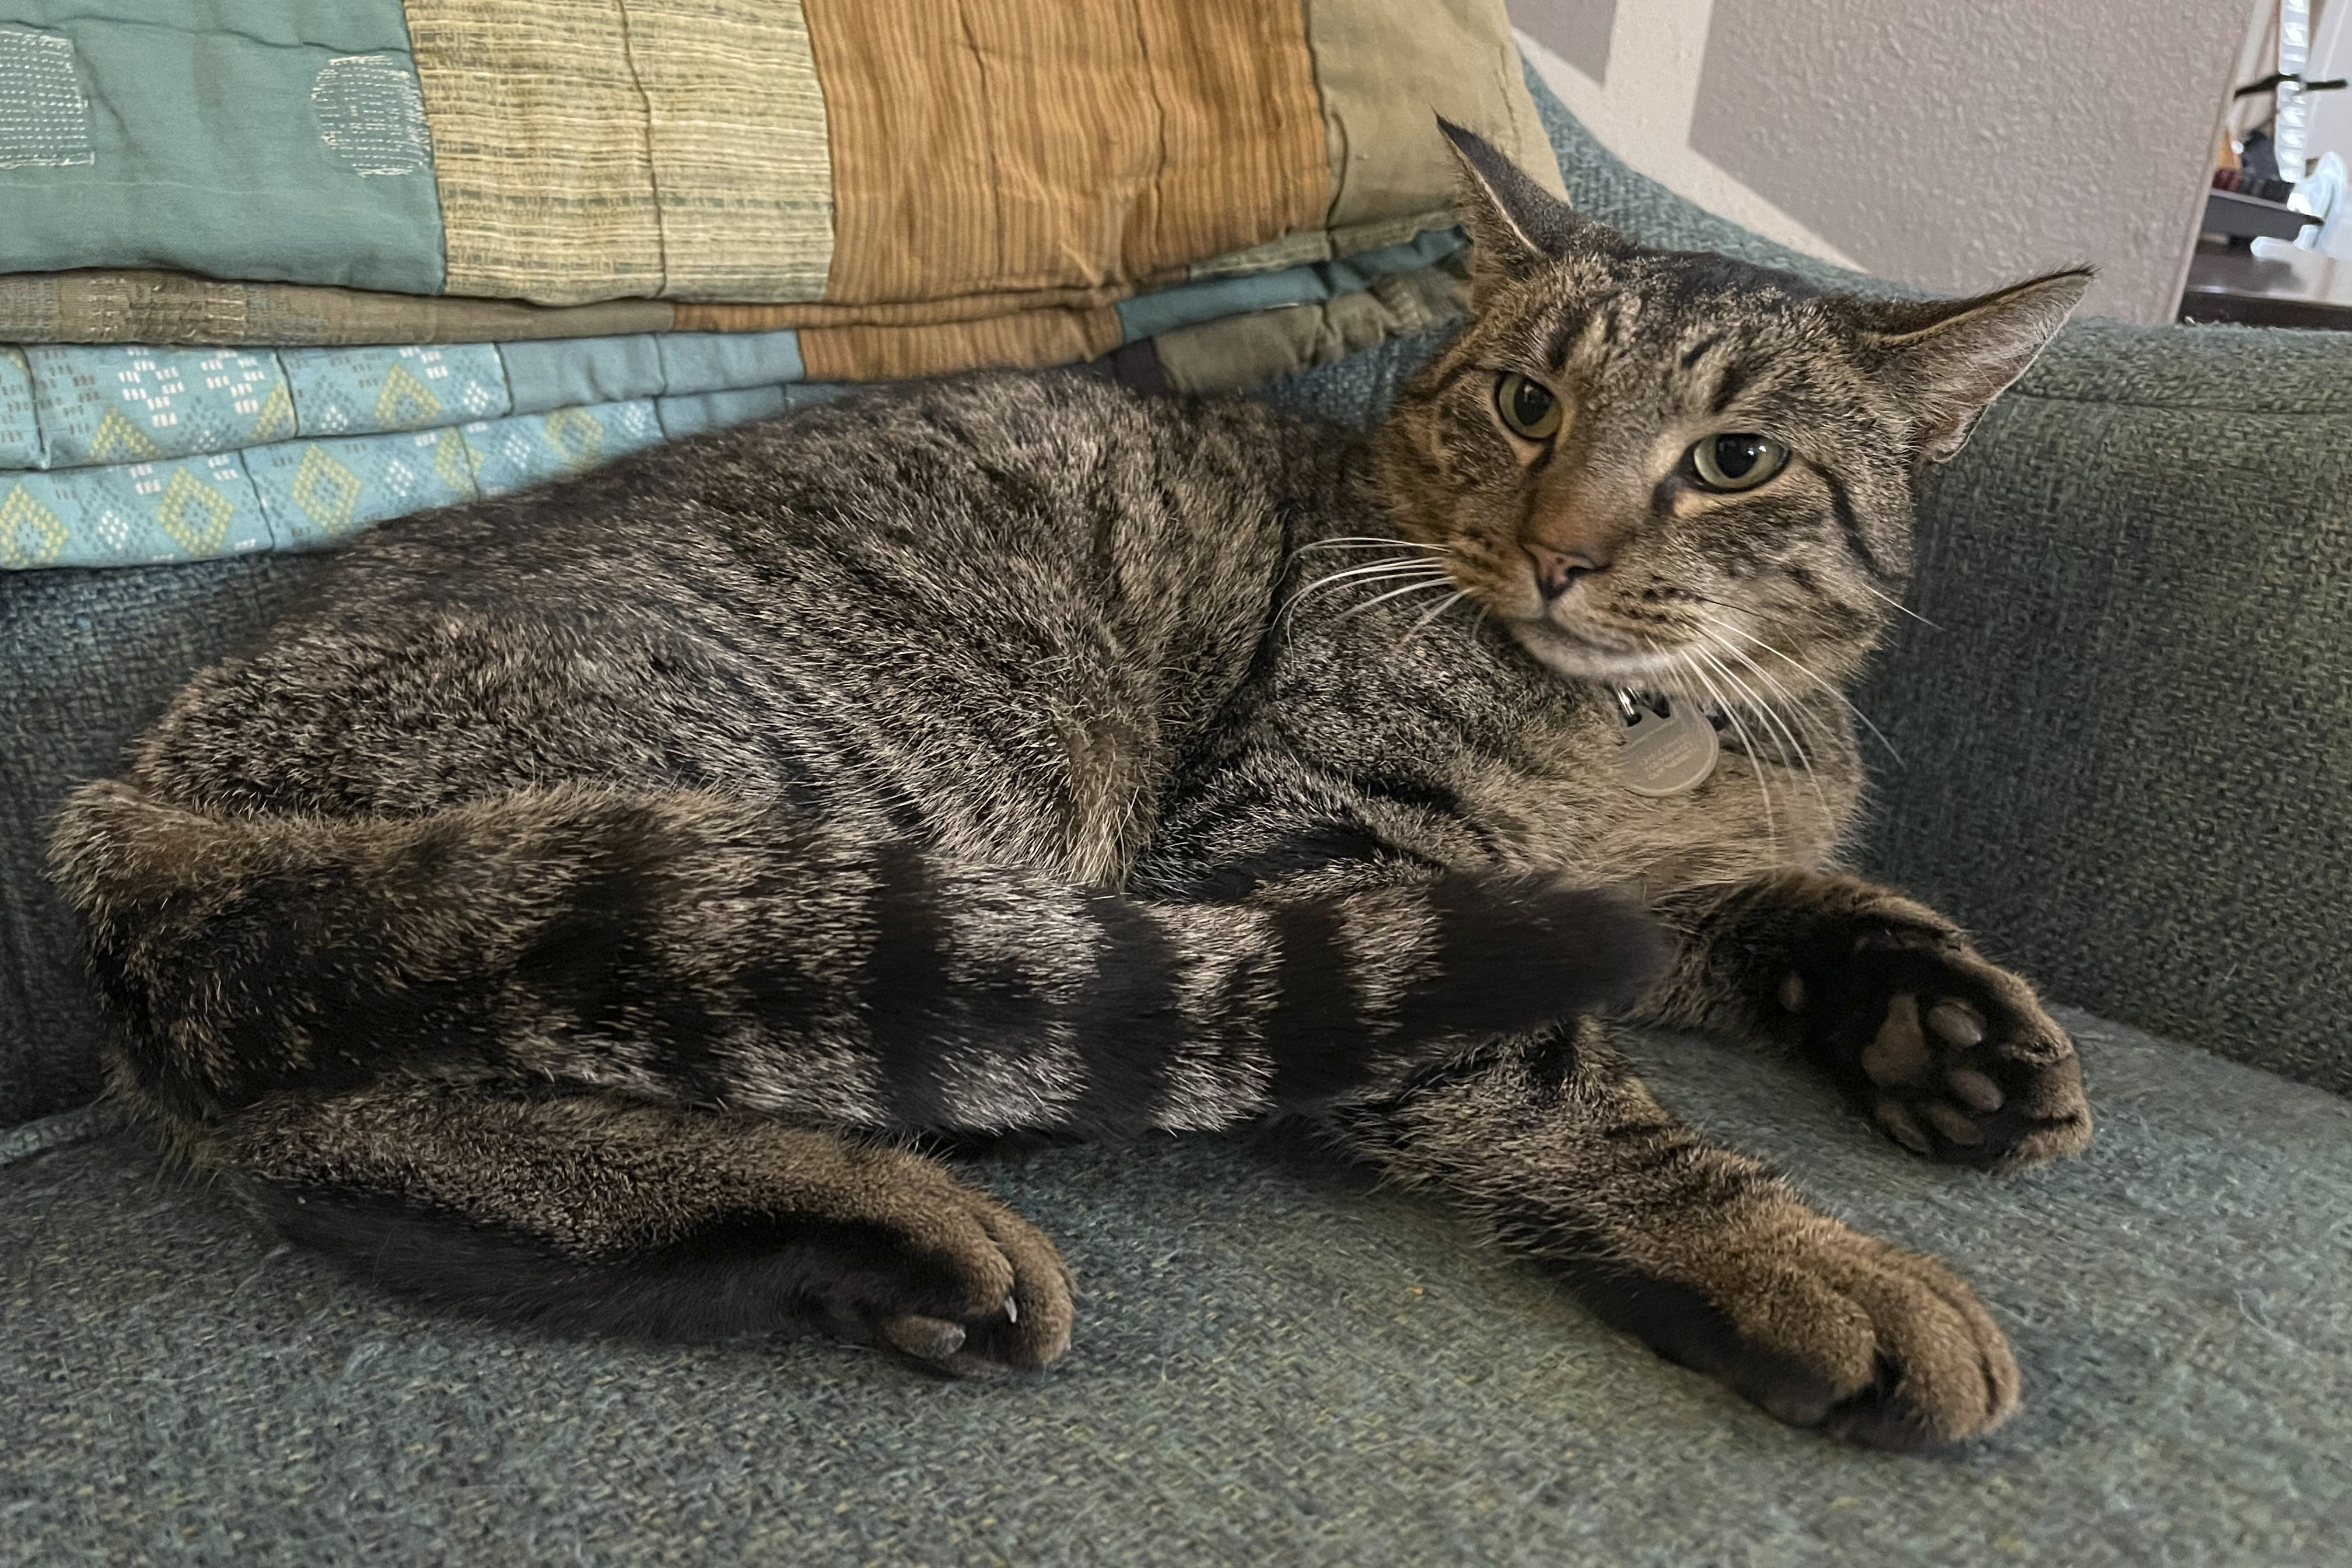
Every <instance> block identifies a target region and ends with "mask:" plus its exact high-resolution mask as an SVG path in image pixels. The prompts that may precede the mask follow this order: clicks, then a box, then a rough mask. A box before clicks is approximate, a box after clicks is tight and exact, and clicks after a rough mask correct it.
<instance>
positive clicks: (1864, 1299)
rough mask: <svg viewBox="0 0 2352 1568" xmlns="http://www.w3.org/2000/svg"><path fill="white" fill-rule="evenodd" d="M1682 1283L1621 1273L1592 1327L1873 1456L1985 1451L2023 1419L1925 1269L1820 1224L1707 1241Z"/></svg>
mask: <svg viewBox="0 0 2352 1568" xmlns="http://www.w3.org/2000/svg"><path fill="white" fill-rule="evenodd" d="M1690 1268H1691V1272H1690V1273H1689V1274H1688V1276H1687V1277H1686V1278H1684V1279H1673V1280H1669V1279H1664V1278H1658V1277H1650V1276H1644V1275H1641V1274H1638V1273H1634V1272H1633V1271H1631V1270H1627V1269H1624V1268H1622V1266H1619V1267H1618V1271H1617V1272H1616V1273H1615V1274H1614V1275H1613V1276H1606V1275H1596V1277H1595V1278H1593V1279H1588V1280H1586V1281H1585V1294H1586V1296H1587V1299H1588V1300H1591V1302H1592V1304H1593V1305H1594V1306H1595V1307H1596V1308H1597V1309H1598V1310H1601V1315H1602V1316H1603V1317H1605V1318H1608V1319H1609V1320H1610V1321H1612V1322H1616V1323H1618V1324H1619V1326H1621V1327H1623V1328H1626V1329H1629V1330H1631V1331H1633V1333H1634V1334H1636V1335H1638V1336H1639V1337H1641V1338H1642V1339H1643V1340H1646V1341H1647V1342H1649V1343H1650V1344H1651V1346H1652V1347H1653V1348H1654V1349H1655V1350H1657V1351H1658V1352H1659V1353H1661V1354H1662V1355H1664V1356H1666V1357H1667V1358H1668V1359H1670V1360H1673V1361H1677V1362H1680V1363H1683V1364H1685V1365H1686V1366H1689V1367H1691V1368H1693V1369H1694V1370H1696V1371H1699V1372H1703V1373H1707V1374H1708V1375H1709V1376H1712V1377H1715V1378H1717V1379H1719V1380H1720V1381H1722V1382H1723V1383H1725V1384H1728V1385H1729V1386H1730V1387H1731V1388H1732V1389H1733V1390H1734V1391H1736V1392H1737V1393H1738V1394H1742V1395H1744V1396H1745V1397H1746V1398H1748V1400H1750V1401H1751V1402H1753V1403H1754V1404H1756V1405H1760V1406H1761V1407H1763V1408H1764V1409H1765V1410H1766V1411H1768V1412H1769V1413H1770V1414H1771V1415H1776V1416H1778V1417H1779V1418H1780V1419H1781V1420H1783V1421H1786V1422H1788V1423H1789V1424H1790V1426H1804V1427H1810V1428H1813V1429H1815V1430H1818V1431H1822V1432H1826V1433H1827V1434H1829V1435H1830V1436H1834V1437H1839V1438H1842V1439H1843V1440H1845V1441H1847V1442H1852V1443H1860V1444H1864V1445H1867V1446H1869V1447H1874V1448H1895V1449H1904V1450H1911V1449H1919V1448H1927V1447H1936V1446H1937V1445H1940V1444H1944V1443H1951V1442H1957V1441H1960V1440H1963V1439H1966V1438H1969V1437H1976V1436H1982V1435H1983V1434H1985V1433H1987V1432H1990V1431H1991V1430H1992V1429H1993V1428H1994V1427H1996V1426H2000V1424H2001V1423H2002V1422H2004V1421H2006V1420H2008V1419H2009V1418H2010V1416H2011V1415H2014V1414H2015V1413H2016V1411H2017V1407H2018V1393H2019V1378H2018V1372H2017V1363H2016V1360H2015V1358H2014V1357H2012V1356H2011V1353H2010V1349H2009V1342H2008V1341H2007V1340H2006V1339H2004V1338H2003V1337H2002V1335H2001V1331H2000V1328H1999V1327H1997V1326H1996V1325H1995V1324H1994V1322H1993V1321H1992V1319H1991V1318H1990V1316H1989V1315H1987V1313H1986V1312H1985V1310H1984V1308H1983V1306H1982V1305H1981V1304H1979V1302H1978V1300H1977V1299H1976V1296H1975V1294H1974V1293H1973V1292H1971V1291H1970V1290H1969V1288H1968V1287H1967V1286H1966V1285H1964V1284H1962V1283H1961V1282H1960V1281H1959V1280H1958V1279H1956V1278H1954V1277H1953V1275H1952V1273H1951V1271H1950V1270H1949V1269H1948V1268H1945V1267H1944V1266H1943V1265H1942V1264H1941V1263H1938V1262H1937V1260H1936V1259H1934V1258H1927V1257H1924V1256H1922V1255H1920V1254H1918V1253H1916V1252H1906V1251H1904V1250H1902V1249H1901V1248H1899V1247H1892V1246H1889V1245H1888V1244H1887V1243H1885V1242H1883V1241H1880V1240H1878V1239H1877V1238H1876V1237H1869V1236H1864V1235H1862V1234H1860V1233H1859V1232H1856V1231H1853V1230H1850V1229H1848V1228H1847V1227H1846V1226H1843V1225H1840V1224H1838V1223H1837V1222H1836V1221H1834V1220H1832V1219H1828V1218H1825V1217H1823V1216H1822V1215H1804V1216H1802V1217H1801V1219H1799V1220H1798V1221H1797V1222H1796V1223H1794V1224H1793V1225H1785V1226H1783V1225H1762V1226H1756V1227H1754V1228H1753V1229H1749V1228H1748V1227H1740V1228H1738V1229H1735V1230H1732V1231H1729V1232H1727V1233H1725V1234H1723V1235H1721V1236H1719V1237H1715V1238H1713V1240H1712V1241H1711V1243H1710V1245H1709V1247H1708V1248H1707V1249H1706V1255H1705V1257H1704V1258H1699V1259H1695V1260H1693V1262H1692V1264H1691V1266H1690Z"/></svg>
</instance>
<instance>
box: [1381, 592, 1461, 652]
mask: <svg viewBox="0 0 2352 1568" xmlns="http://www.w3.org/2000/svg"><path fill="white" fill-rule="evenodd" d="M1469 596H1470V590H1469V589H1467V588H1457V589H1455V590H1454V592H1453V594H1451V595H1448V596H1447V597H1446V598H1445V599H1444V601H1442V602H1441V603H1440V604H1439V605H1438V606H1437V608H1435V609H1433V610H1432V611H1430V612H1429V614H1427V615H1425V616H1422V617H1421V619H1419V620H1417V621H1415V622H1413V623H1412V629H1411V630H1409V631H1407V632H1406V633H1405V634H1404V636H1402V637H1399V638H1398V639H1397V647H1404V645H1405V644H1407V643H1409V642H1411V641H1412V639H1413V638H1414V637H1419V636H1420V635H1421V632H1422V629H1423V627H1425V626H1428V625H1429V623H1430V622H1432V621H1433V620H1435V619H1436V618H1437V617H1438V616H1442V615H1444V613H1445V612H1446V611H1448V610H1450V609H1452V608H1453V607H1454V605H1458V604H1460V603H1461V602H1462V601H1463V600H1465V599H1466V598H1468V597H1469Z"/></svg>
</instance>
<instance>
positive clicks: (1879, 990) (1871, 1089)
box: [1638, 871, 2091, 1171]
mask: <svg viewBox="0 0 2352 1568" xmlns="http://www.w3.org/2000/svg"><path fill="white" fill-rule="evenodd" d="M1660 913H1661V914H1662V915H1664V918H1665V919H1666V921H1667V922H1668V923H1669V924H1670V925H1672V926H1674V927H1675V928H1676V929H1677V931H1678V932H1679V934H1680V935H1681V937H1682V942H1681V946H1680V952H1679V954H1678V956H1677V959H1676V962H1675V967H1674V968H1673V969H1672V970H1671V971H1670V972H1669V973H1668V974H1667V976H1666V978H1665V979H1664V980H1663V981H1661V982H1660V983H1659V984H1657V985H1656V986H1655V987H1654V988H1653V989H1652V991H1651V993H1650V994H1649V995H1648V996H1647V997H1645V998H1644V1000H1643V1004H1642V1006H1641V1009H1640V1013H1639V1015H1638V1016H1642V1017H1643V1018H1645V1019H1649V1020H1652V1021H1655V1022H1659V1023H1665V1024H1675V1025H1681V1026H1689V1027H1697V1028H1706V1029H1711V1030H1715V1031H1717V1032H1721V1033H1727V1034H1732V1035H1737V1036H1744V1037H1750V1038H1753V1037H1764V1038H1768V1039H1772V1040H1777V1041H1780V1042H1783V1043H1785V1044H1788V1045H1790V1046H1793V1047H1796V1048H1797V1049H1798V1050H1799V1051H1801V1053H1802V1054H1803V1055H1804V1056H1805V1057H1807V1058H1809V1059H1811V1061H1813V1062H1814V1063H1816V1064H1818V1065H1819V1066H1820V1067H1821V1068H1822V1069H1823V1070H1824V1071H1826V1072H1827V1073H1828V1074H1829V1075H1830V1077H1831V1078H1832V1079H1833V1080H1834V1081H1835V1082H1836V1084H1837V1085H1838V1087H1839V1088H1840V1089H1843V1091H1844V1092H1845V1094H1846V1095H1847V1097H1848V1098H1849V1099H1850V1100H1853V1103H1854V1104H1855V1105H1856V1106H1857V1107H1858V1108H1859V1109H1860V1110H1862V1111H1863V1112H1864V1114H1865V1115H1868V1116H1870V1117H1871V1118H1873V1119H1874V1121H1876V1122H1877V1124H1878V1125H1879V1126H1880V1127H1881V1128H1882V1129H1884V1130H1885V1132H1886V1133H1887V1135H1888V1136H1889V1137H1892V1138H1894V1139H1895V1141H1897V1142H1901V1143H1903V1144H1905V1145H1906V1147H1908V1148H1911V1149H1913V1150H1916V1152H1919V1153H1922V1154H1925V1155H1927V1156H1928V1157H1930V1158H1932V1159H1937V1160H1942V1161H1947V1162H1949V1163H1955V1164H1964V1165H1976V1166H1980V1167H1984V1168H1987V1169H1991V1170H2001V1171H2007V1170H2016V1169H2019V1168H2021V1167H2023V1166H2027V1165H2034V1164H2039V1163H2042V1162H2043V1161H2046V1160H2053V1159H2057V1158H2060V1157H2061V1156H2063V1155H2068V1154H2076V1153H2080V1152H2082V1151H2083V1149H2084V1146H2085V1145H2086V1144H2088V1143H2089V1142H2090V1140H2091V1113H2090V1106H2089V1103H2088V1102H2087V1101H2086V1100H2084V1094H2083V1071H2082V1067H2081V1064H2080V1063H2079V1062H2078V1061H2077V1060H2076V1058H2075V1056H2074V1042H2073V1041H2072V1040H2070V1039H2068V1038H2067V1036H2066V1031H2065V1030H2063V1028H2061V1027H2059V1026H2058V1024H2057V1022H2056V1021H2055V1020H2054V1019H2053V1018H2052V1017H2051V1016H2050V1015H2049V1014H2048V1013H2046V1012H2044V1011H2043V1010H2042V1004H2041V1002H2040V1001H2039V1000H2038V999H2037V998H2036V997H2035V995H2034V994H2033V987H2032V986H2031V985H2030V984H2027V983H2026V982H2025V981H2024V980H2022V979H2021V978H2020V977H2019V976H2017V975H2015V974H2012V973H2010V972H2009V971H2008V970H2005V969H2003V968H2001V967H2000V966H1999V965H1998V964H1995V963H1991V962H1990V961H1989V960H1987V959H1986V958H1985V957H1984V956H1983V955H1982V954H1980V953H1979V952H1977V951H1976V949H1975V948H1974V947H1972V946H1971V945H1969V940H1968V938H1967V936H1966V935H1964V934H1963V933H1962V932H1961V931H1960V929H1959V928H1958V926H1956V925H1954V924H1953V923H1952V922H1951V921H1948V920H1946V919H1944V918H1943V917H1942V916H1941V915H1938V914H1937V913H1936V912H1935V911H1934V910H1930V909H1927V907H1926V906H1924V905H1922V904H1918V903H1916V902H1914V901H1913V900H1909V899H1906V898H1905V897H1904V896H1903V895H1901V894H1900V893H1897V892H1895V891H1894V890H1892V889H1887V888H1883V887H1879V886H1877V885H1876V884H1874V883H1871V882H1867V881H1864V880H1863V879H1859V878H1856V877H1849V876H1843V875H1839V874H1835V873H1830V872H1818V871H1784V872H1777V873H1774V874H1773V875H1771V876H1769V877H1764V878H1760V879H1757V880H1755V881H1752V882H1748V883H1745V884H1743V885H1741V886H1738V887H1736V888H1731V889H1714V890H1710V891H1708V892H1705V893H1698V894H1692V895H1687V896H1685V897H1683V898H1680V899H1678V900H1668V901H1666V902H1665V903H1664V905H1662V907H1661V909H1660Z"/></svg>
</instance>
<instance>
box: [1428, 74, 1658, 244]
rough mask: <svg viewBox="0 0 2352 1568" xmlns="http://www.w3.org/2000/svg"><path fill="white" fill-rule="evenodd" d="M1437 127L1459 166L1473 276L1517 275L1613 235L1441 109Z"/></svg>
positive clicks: (1464, 220)
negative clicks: (1574, 210)
mask: <svg viewBox="0 0 2352 1568" xmlns="http://www.w3.org/2000/svg"><path fill="white" fill-rule="evenodd" d="M1437 128H1438V130H1440V131H1442V132H1444V133H1445V141H1446V144H1447V145H1448V146H1450V147H1452V148H1453V149H1454V162H1455V163H1459V164H1460V165H1461V167H1462V223H1463V226H1464V227H1465V228H1467V229H1468V230H1469V231H1470V270H1471V275H1472V277H1473V279H1475V280H1477V281H1481V282H1484V281H1487V280H1489V279H1494V280H1501V279H1510V278H1517V277H1520V276H1522V275H1524V274H1526V273H1528V272H1531V271H1533V270H1535V269H1536V268H1538V267H1541V266H1544V265H1545V264H1546V263H1548V262H1552V261H1557V260H1559V258H1561V257H1563V256H1566V255H1567V254H1568V253H1569V252H1570V251H1571V250H1573V249H1576V248H1578V247H1580V246H1583V247H1589V246H1591V245H1592V244H1593V243H1594V242H1595V240H1596V238H1598V237H1601V236H1608V237H1609V238H1611V239H1612V240H1613V239H1614V238H1615V237H1614V236H1613V235H1609V232H1608V231H1607V230H1606V229H1604V228H1602V227H1601V226H1600V225H1599V224H1597V223H1594V222H1592V221H1591V219H1590V218H1582V217H1579V216H1577V215H1576V214H1575V213H1574V212H1572V211H1570V208H1569V205H1568V204H1567V203H1566V202H1564V201H1561V200H1560V199H1559V197H1558V196H1556V195H1552V194H1551V193H1550V192H1549V191H1547V190H1545V189H1544V188H1543V187H1542V186H1541V185H1538V184H1536V183H1535V181H1533V180H1531V179H1529V178H1528V175H1527V173H1526V171H1525V170H1523V169H1521V168H1520V167H1519V166H1518V165H1517V164H1516V163H1512V162H1511V161H1510V160H1509V159H1508V158H1506V157H1504V156H1503V154H1502V153H1499V152H1497V151H1496V149H1495V145H1494V143H1493V142H1488V141H1487V140H1486V138H1485V137H1483V136H1481V135H1479V134H1478V133H1477V132H1475V131H1468V130H1465V129H1464V128H1463V127H1461V126H1459V125H1456V124H1454V121H1451V120H1448V119H1446V118H1445V117H1444V115H1442V114H1441V115H1439V116H1438V117H1437Z"/></svg>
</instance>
